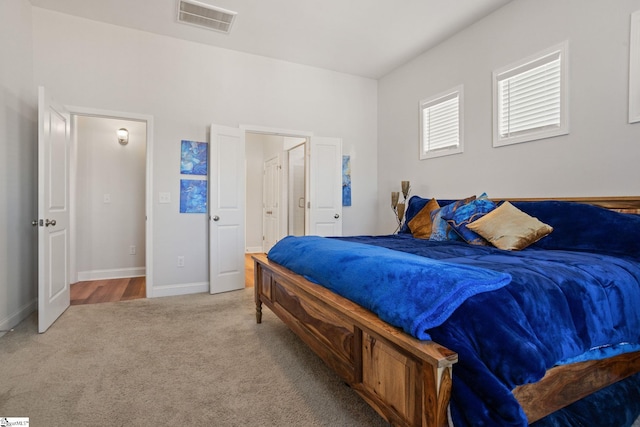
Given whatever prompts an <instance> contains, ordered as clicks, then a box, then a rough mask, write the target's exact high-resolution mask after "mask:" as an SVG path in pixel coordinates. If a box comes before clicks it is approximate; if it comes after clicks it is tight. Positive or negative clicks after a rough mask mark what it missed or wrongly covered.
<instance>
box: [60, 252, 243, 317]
mask: <svg viewBox="0 0 640 427" xmlns="http://www.w3.org/2000/svg"><path fill="white" fill-rule="evenodd" d="M252 255H253V254H246V255H245V257H244V268H245V281H244V285H245V287H247V288H250V287H253V259H251V256H252ZM145 295H146V282H145V278H144V277H132V278H127V279H110V280H92V281H88V282H78V283H74V284H73V285H71V305H80V304H97V303H101V302H116V301H127V300H132V299H137V298H144V297H145Z"/></svg>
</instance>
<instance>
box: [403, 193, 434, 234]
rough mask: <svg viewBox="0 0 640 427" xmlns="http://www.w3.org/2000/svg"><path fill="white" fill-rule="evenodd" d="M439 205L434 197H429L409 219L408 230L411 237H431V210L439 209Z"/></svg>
mask: <svg viewBox="0 0 640 427" xmlns="http://www.w3.org/2000/svg"><path fill="white" fill-rule="evenodd" d="M439 208H440V205H439V204H438V201H437V200H436V199H431V200H429V202H427V204H426V205H425V206H424V208H422V209H420V212H418V213H417V214H416V216H414V217H413V218H411V221H409V224H408V225H409V230H411V234H412V235H413V237H416V238H418V239H428V238H429V237H431V211H433V210H436V209H439Z"/></svg>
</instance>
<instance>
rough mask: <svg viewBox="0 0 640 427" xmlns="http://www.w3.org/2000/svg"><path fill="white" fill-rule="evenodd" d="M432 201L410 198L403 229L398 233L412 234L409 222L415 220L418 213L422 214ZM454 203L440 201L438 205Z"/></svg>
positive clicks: (422, 198)
mask: <svg viewBox="0 0 640 427" xmlns="http://www.w3.org/2000/svg"><path fill="white" fill-rule="evenodd" d="M430 200H431V199H425V198H424V197H420V196H411V197H409V201H408V202H407V210H406V211H405V213H404V217H405V221H404V222H403V223H402V227H400V231H398V233H407V234H410V233H411V230H410V229H409V222H410V221H411V220H412V219H413V217H414V216H416V215H418V212H420V211H421V210H422V208H424V207H425V206H426V205H427V203H429V201H430ZM453 202H455V200H438V204H439V205H440V206H445V205H448V204H449V203H453Z"/></svg>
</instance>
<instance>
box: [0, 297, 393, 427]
mask: <svg viewBox="0 0 640 427" xmlns="http://www.w3.org/2000/svg"><path fill="white" fill-rule="evenodd" d="M254 313H255V306H254V304H253V290H252V289H245V290H241V291H235V292H229V293H225V294H220V295H208V294H197V295H188V296H181V297H167V298H155V299H143V300H134V301H127V302H118V303H104V304H93V305H80V306H72V307H70V308H69V309H68V310H67V311H66V312H65V313H64V314H63V315H62V316H61V317H60V319H58V321H57V322H56V323H55V324H54V325H53V326H52V327H51V328H50V329H49V331H47V332H46V333H45V334H40V335H39V334H38V333H37V325H36V317H35V315H34V316H32V317H31V318H29V319H27V320H26V321H24V322H22V323H21V324H20V325H18V326H17V327H16V328H15V330H14V331H13V332H10V333H7V334H6V335H5V336H4V337H2V338H0V416H3V417H5V416H6V417H29V418H30V424H31V425H32V426H45V425H46V426H54V427H55V426H124V425H132V426H133V425H139V426H152V425H157V426H163V425H192V426H204V425H209V426H244V425H253V426H302V425H304V426H387V425H388V424H387V423H386V422H385V421H384V420H383V419H382V418H381V417H380V416H378V414H377V413H375V411H373V410H372V409H371V408H370V407H369V406H368V405H367V404H365V403H364V401H363V400H362V399H360V397H359V396H358V395H357V394H356V393H355V392H354V391H353V390H351V389H350V388H349V387H347V386H346V385H345V384H343V383H342V382H341V381H340V379H339V378H338V377H337V376H336V375H334V374H333V373H332V372H331V371H330V370H329V369H328V368H327V367H326V366H325V365H324V363H323V362H322V361H321V360H320V359H319V358H318V357H317V356H315V354H313V353H312V352H311V351H310V350H309V349H308V348H307V347H306V346H305V345H304V344H303V343H302V342H301V341H300V340H299V339H298V338H297V337H296V336H295V335H294V334H293V333H292V332H290V331H289V329H288V328H287V327H286V326H285V325H284V324H283V323H282V322H281V321H280V320H279V319H278V318H277V317H275V315H273V313H271V312H270V311H269V310H267V309H265V310H264V316H263V323H262V324H260V325H257V324H256V323H255V315H254Z"/></svg>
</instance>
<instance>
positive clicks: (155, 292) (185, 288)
mask: <svg viewBox="0 0 640 427" xmlns="http://www.w3.org/2000/svg"><path fill="white" fill-rule="evenodd" d="M149 291H151V292H149ZM203 292H209V282H196V283H178V284H174V285H160V286H153V289H147V298H155V297H172V296H177V295H189V294H200V293H203Z"/></svg>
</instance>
